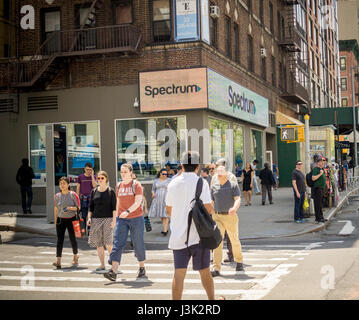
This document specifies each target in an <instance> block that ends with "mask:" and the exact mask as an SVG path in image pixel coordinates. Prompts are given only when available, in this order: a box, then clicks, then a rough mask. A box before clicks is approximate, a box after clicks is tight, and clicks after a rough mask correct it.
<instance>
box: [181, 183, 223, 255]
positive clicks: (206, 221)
mask: <svg viewBox="0 0 359 320" xmlns="http://www.w3.org/2000/svg"><path fill="white" fill-rule="evenodd" d="M202 187H203V179H202V178H199V179H198V182H197V187H196V195H195V198H194V199H193V200H192V202H193V201H195V203H194V206H193V208H192V209H191V211H190V212H189V214H188V229H187V241H186V245H187V247H188V238H189V232H190V228H191V224H192V219H193V221H194V224H195V226H196V229H197V232H198V235H199V238H200V244H202V246H203V247H204V248H207V249H210V250H214V249H216V248H217V247H218V246H219V245H220V243H221V242H222V235H221V232H220V230H219V228H218V226H217V224H216V223H215V222H214V221H213V219H212V217H211V215H210V214H209V213H208V212H207V210H206V208H205V206H204V205H203V202H202V200H201V199H200V196H201V193H202Z"/></svg>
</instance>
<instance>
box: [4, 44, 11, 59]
mask: <svg viewBox="0 0 359 320" xmlns="http://www.w3.org/2000/svg"><path fill="white" fill-rule="evenodd" d="M9 57H10V52H9V45H8V44H7V43H5V44H4V58H9Z"/></svg>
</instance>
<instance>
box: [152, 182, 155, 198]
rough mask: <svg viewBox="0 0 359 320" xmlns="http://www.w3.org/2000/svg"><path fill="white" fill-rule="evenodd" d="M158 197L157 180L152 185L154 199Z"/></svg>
mask: <svg viewBox="0 0 359 320" xmlns="http://www.w3.org/2000/svg"><path fill="white" fill-rule="evenodd" d="M155 197H156V180H155V181H153V184H152V199H153V198H155Z"/></svg>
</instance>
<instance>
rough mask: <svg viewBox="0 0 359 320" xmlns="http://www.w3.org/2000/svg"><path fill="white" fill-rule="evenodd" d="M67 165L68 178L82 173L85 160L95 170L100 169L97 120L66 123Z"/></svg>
mask: <svg viewBox="0 0 359 320" xmlns="http://www.w3.org/2000/svg"><path fill="white" fill-rule="evenodd" d="M64 126H66V132H67V135H66V136H67V165H68V169H67V172H68V176H69V177H70V179H72V180H73V179H74V178H77V177H78V176H79V175H80V174H81V173H83V168H84V167H85V164H86V163H87V162H89V163H91V164H92V166H93V168H94V170H95V172H96V171H98V170H99V169H100V135H99V127H98V122H85V123H66V124H64Z"/></svg>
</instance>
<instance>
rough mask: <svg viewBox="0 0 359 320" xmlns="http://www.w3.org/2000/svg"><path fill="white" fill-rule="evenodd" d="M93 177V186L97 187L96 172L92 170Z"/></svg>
mask: <svg viewBox="0 0 359 320" xmlns="http://www.w3.org/2000/svg"><path fill="white" fill-rule="evenodd" d="M91 179H92V188H96V187H97V181H96V177H95V172H94V171H93V169H92V171H91Z"/></svg>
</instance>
